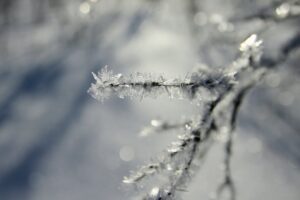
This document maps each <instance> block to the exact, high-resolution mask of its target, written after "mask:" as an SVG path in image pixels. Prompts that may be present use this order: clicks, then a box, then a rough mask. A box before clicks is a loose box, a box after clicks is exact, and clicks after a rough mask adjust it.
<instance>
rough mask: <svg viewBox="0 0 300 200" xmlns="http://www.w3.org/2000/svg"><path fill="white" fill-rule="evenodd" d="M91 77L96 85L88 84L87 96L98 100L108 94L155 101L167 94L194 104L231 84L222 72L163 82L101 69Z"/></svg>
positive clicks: (157, 77) (140, 75)
mask: <svg viewBox="0 0 300 200" xmlns="http://www.w3.org/2000/svg"><path fill="white" fill-rule="evenodd" d="M92 75H93V77H94V79H95V81H96V82H95V83H92V84H91V86H90V88H89V90H88V93H89V94H91V95H92V96H93V97H94V98H96V99H98V100H101V101H103V100H105V99H107V98H109V97H110V96H112V95H117V96H118V97H120V98H124V97H126V96H127V97H130V98H132V97H138V98H140V99H142V98H144V97H153V98H155V97H157V96H158V95H161V94H162V93H167V95H168V96H169V97H170V98H176V99H189V100H191V101H192V102H195V103H196V104H197V105H198V104H200V103H201V102H205V101H211V100H213V99H214V98H216V95H217V94H218V93H220V92H222V90H226V89H227V87H228V86H229V85H230V84H231V83H230V81H229V79H228V77H226V76H224V75H223V74H222V73H203V72H194V73H192V74H191V75H188V76H186V77H185V79H178V78H176V79H170V80H166V79H164V78H163V77H162V76H154V75H151V74H145V73H135V74H132V75H130V76H128V77H126V76H123V75H122V74H113V72H112V71H111V70H108V67H107V66H105V67H104V68H103V69H102V70H101V71H100V72H98V74H94V73H92Z"/></svg>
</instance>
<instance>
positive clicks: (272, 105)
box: [0, 0, 300, 200]
mask: <svg viewBox="0 0 300 200" xmlns="http://www.w3.org/2000/svg"><path fill="white" fill-rule="evenodd" d="M189 2H190V1H179V0H167V1H154V0H153V1H150V0H148V1H147V0H144V1H138V0H136V1H135V0H128V1H121V0H89V1H79V0H73V1H68V0H40V1H37V0H10V1H8V0H1V1H0V9H1V10H0V199H1V200H53V199H56V200H68V199H70V200H71V199H72V200H82V199H88V200H93V199H129V198H130V197H131V195H132V194H133V193H134V191H132V190H131V189H128V188H127V187H124V186H123V185H122V184H121V182H122V178H123V176H124V175H127V174H128V173H129V171H130V170H132V169H135V168H136V166H138V165H139V164H142V163H144V161H147V160H150V159H151V157H155V155H156V154H157V153H160V152H162V150H163V149H164V147H165V146H167V145H168V144H169V143H170V141H172V139H174V135H172V134H166V135H163V136H153V137H151V138H146V139H141V138H139V137H138V136H137V135H138V132H139V130H140V129H141V128H142V127H143V126H144V125H146V124H147V123H148V122H149V120H151V119H152V118H153V117H160V118H162V119H171V120H177V119H181V117H182V116H185V117H188V116H190V115H196V114H197V112H201V108H200V107H197V106H195V105H192V104H190V103H189V102H188V101H187V100H169V99H168V98H166V97H159V98H157V99H154V100H153V99H145V100H143V101H139V100H138V99H137V100H133V101H131V100H128V99H125V100H122V99H117V98H111V99H109V100H107V101H105V102H104V103H100V102H97V101H96V100H94V99H92V98H91V97H90V96H89V95H88V94H87V92H86V91H87V89H88V88H89V85H90V83H91V82H92V81H93V80H92V76H91V72H92V71H94V72H96V71H98V70H99V69H100V68H102V67H103V66H105V65H109V66H110V68H111V69H112V70H113V71H115V72H116V73H126V74H129V73H131V72H135V71H141V72H152V73H156V74H165V76H166V77H171V78H172V77H177V76H179V77H184V75H185V74H186V73H188V72H189V71H191V70H192V69H193V68H194V67H195V66H197V65H202V64H203V63H205V64H207V65H209V66H216V67H224V66H226V65H227V64H229V63H230V62H231V61H232V60H233V59H234V58H235V56H236V53H237V49H238V43H239V42H240V41H241V40H242V39H243V38H245V37H246V36H248V35H249V34H251V33H252V32H255V31H256V30H258V29H260V28H261V27H264V26H265V24H264V23H263V22H262V21H260V20H258V19H257V20H253V21H251V22H247V23H246V22H245V23H239V24H237V25H234V27H231V24H230V26H229V27H227V28H228V29H226V27H225V30H223V29H222V27H220V23H221V22H222V18H221V17H220V16H225V17H228V18H230V17H236V16H242V15H244V14H245V15H246V14H249V13H253V12H255V11H257V10H258V9H259V8H262V7H264V6H267V5H268V4H269V3H270V2H271V1H267V0H265V1H234V0H232V1H229V0H226V1H224V0H223V1H221V0H219V1H218V0H214V1H199V3H200V4H199V5H201V10H202V11H203V13H206V14H207V16H203V13H199V14H198V15H197V17H196V16H194V18H190V17H191V16H190V12H191V7H190V4H189ZM220 21H221V22H220ZM299 25H300V23H299V19H297V18H296V19H294V20H291V21H287V22H284V23H281V24H271V25H270V28H268V29H267V31H265V32H264V33H262V34H261V36H262V37H263V39H264V46H265V52H266V53H267V55H268V56H271V57H276V56H278V50H279V49H280V47H281V46H282V45H284V44H285V43H286V42H287V41H289V40H290V39H291V38H293V37H295V35H297V34H299V31H300V30H299ZM193 26H196V27H197V29H198V36H195V35H193V30H192V28H191V27H193ZM232 28H234V29H235V31H236V32H235V33H234V34H233V33H232V32H231V31H232V30H231V29H232ZM224 35H225V36H226V37H223V36H224ZM298 41H299V39H298ZM299 93H300V91H299V51H298V52H296V53H295V55H294V56H292V57H291V59H290V60H289V61H288V62H287V63H285V64H284V65H282V66H280V67H279V68H278V69H277V70H276V71H275V72H272V73H271V75H270V76H268V77H267V78H266V80H265V81H263V82H262V83H261V85H260V86H259V87H257V88H256V89H254V90H253V91H252V92H251V93H250V95H249V96H248V97H247V100H246V102H245V103H244V105H243V107H242V110H241V113H240V115H239V120H238V130H237V134H236V137H235V146H234V157H233V177H234V179H235V181H236V185H237V194H238V199H249V200H251V199H278V200H279V199H291V200H297V199H299V198H300V191H299V187H300V173H299V170H300V168H299V167H300V164H299V163H300V135H299V134H300V126H299V119H300V107H299V103H298V102H299V97H300V95H299ZM222 159H223V157H222V143H221V142H217V143H216V144H215V145H214V146H213V147H212V150H211V151H210V152H209V154H208V158H207V160H206V162H205V164H204V166H203V168H202V169H201V171H200V172H199V173H198V174H197V176H196V177H195V178H194V181H193V182H192V183H191V186H190V187H189V189H188V191H187V192H183V197H184V199H200V198H201V197H202V198H204V199H208V198H209V196H210V195H211V194H212V193H213V192H214V191H215V189H216V187H217V184H218V183H219V182H220V180H221V178H222V170H221V167H220V166H221V163H222Z"/></svg>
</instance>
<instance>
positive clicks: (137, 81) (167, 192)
mask: <svg viewBox="0 0 300 200" xmlns="http://www.w3.org/2000/svg"><path fill="white" fill-rule="evenodd" d="M261 45H262V41H261V40H259V39H258V38H257V36H256V35H255V34H253V35H251V36H250V37H248V38H247V39H246V40H245V41H244V42H242V43H241V44H240V48H239V49H240V52H241V55H240V57H239V58H238V59H236V60H235V61H234V62H233V63H232V65H230V66H229V67H227V68H224V69H222V70H218V71H216V72H214V71H210V70H207V71H203V70H199V71H198V72H193V73H192V74H191V75H190V76H186V78H185V79H173V80H166V79H165V78H163V77H158V78H153V75H145V74H140V73H138V74H136V75H131V76H128V77H125V76H123V75H121V74H118V75H114V74H113V73H112V72H111V71H109V70H108V69H107V67H105V68H104V69H103V70H102V71H100V72H99V73H98V74H97V75H95V74H93V76H94V78H95V80H96V83H94V84H92V85H91V87H90V89H89V93H90V94H91V95H92V96H93V97H95V98H96V99H100V100H104V99H105V98H107V97H109V96H111V95H112V94H117V95H118V96H119V97H121V98H123V97H124V96H129V97H134V96H138V97H144V96H153V95H154V96H155V94H160V93H162V92H167V93H168V94H169V96H171V97H173V96H174V93H176V94H177V97H178V96H179V97H180V98H183V97H186V98H188V99H191V100H194V99H196V100H199V101H201V102H203V105H204V106H205V108H206V109H205V111H204V112H202V113H200V114H199V119H200V120H199V121H195V120H192V121H188V122H184V123H182V124H170V123H167V122H161V121H157V120H155V121H152V122H151V128H150V131H149V128H148V131H146V135H147V134H148V133H149V132H151V131H152V132H160V131H165V130H170V129H173V128H174V129H176V128H180V127H183V126H185V127H186V128H185V129H181V132H182V133H181V134H179V135H178V140H177V141H175V142H173V143H172V144H171V145H170V146H169V147H168V148H167V149H166V151H165V154H164V156H163V157H162V158H160V159H158V160H157V161H155V162H151V163H150V164H146V165H144V166H142V167H140V168H139V169H138V170H137V171H135V172H132V173H131V174H130V176H127V177H124V180H123V182H124V183H127V184H136V185H142V182H145V181H146V180H148V179H150V178H153V177H154V176H160V177H164V179H163V180H164V181H160V182H159V183H156V185H155V186H154V187H153V186H152V187H151V188H150V192H149V193H147V194H146V195H143V197H142V198H143V199H175V198H176V196H178V194H177V193H178V191H182V190H186V185H187V184H188V183H189V180H190V178H191V175H192V174H194V173H195V172H196V171H197V169H199V167H200V163H201V162H203V160H204V159H205V156H206V152H207V151H208V150H209V148H210V147H211V146H212V145H211V143H212V142H213V141H214V137H213V136H214V135H221V134H227V141H226V151H225V152H226V156H225V161H224V165H225V180H224V183H222V184H221V185H220V186H219V189H218V190H217V191H218V192H217V193H218V194H221V193H222V191H223V189H224V188H231V196H232V199H234V196H235V194H234V187H233V180H232V178H231V170H230V158H231V155H232V143H233V141H232V133H233V131H234V129H235V122H236V116H237V112H238V109H239V106H240V104H241V102H242V99H243V97H244V95H245V94H246V92H247V91H248V90H249V89H250V88H251V87H253V86H254V85H255V84H256V83H257V82H258V81H259V80H260V78H261V77H262V76H263V75H264V73H265V69H264V68H262V67H260V61H261V54H262V52H261ZM203 91H206V92H208V93H209V95H210V96H213V97H211V98H209V99H208V98H207V97H205V98H206V99H205V101H204V100H203V97H202V96H203V95H204V94H205V93H203ZM178 94H180V95H178ZM206 94H207V93H206Z"/></svg>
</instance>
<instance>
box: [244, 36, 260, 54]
mask: <svg viewBox="0 0 300 200" xmlns="http://www.w3.org/2000/svg"><path fill="white" fill-rule="evenodd" d="M261 45H262V40H259V39H258V37H257V35H256V34H252V35H251V36H249V37H248V38H247V39H246V40H245V41H244V42H242V43H241V44H240V51H241V52H250V53H251V52H255V51H257V50H258V49H259V47H260V46H261Z"/></svg>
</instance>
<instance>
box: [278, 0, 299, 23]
mask: <svg viewBox="0 0 300 200" xmlns="http://www.w3.org/2000/svg"><path fill="white" fill-rule="evenodd" d="M275 14H276V16H277V17H278V18H280V19H285V18H287V17H289V16H292V17H293V16H298V15H300V4H299V2H298V4H297V1H294V2H285V3H282V4H281V5H279V6H278V7H277V8H276V9H275Z"/></svg>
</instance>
